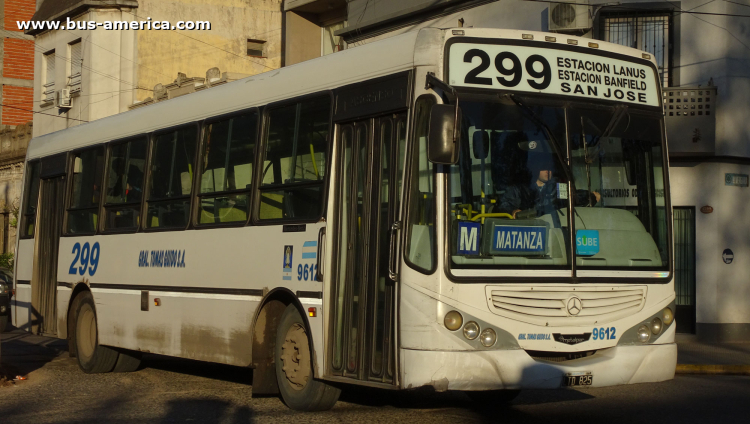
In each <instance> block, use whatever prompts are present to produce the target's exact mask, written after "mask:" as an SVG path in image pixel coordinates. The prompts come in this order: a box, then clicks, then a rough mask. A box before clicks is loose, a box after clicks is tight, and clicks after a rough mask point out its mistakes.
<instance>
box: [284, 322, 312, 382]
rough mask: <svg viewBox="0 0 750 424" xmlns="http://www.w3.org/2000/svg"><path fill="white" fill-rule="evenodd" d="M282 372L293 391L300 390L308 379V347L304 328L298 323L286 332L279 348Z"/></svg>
mask: <svg viewBox="0 0 750 424" xmlns="http://www.w3.org/2000/svg"><path fill="white" fill-rule="evenodd" d="M281 361H282V362H283V366H282V368H281V369H282V370H283V371H284V375H285V376H286V379H287V380H288V381H289V383H291V384H290V385H291V387H292V388H293V389H295V390H302V389H303V388H304V387H305V385H307V382H308V380H309V379H310V347H309V345H308V341H307V333H306V332H305V328H304V327H303V326H302V325H301V324H298V323H295V324H294V325H292V326H291V327H290V328H289V330H287V332H286V336H285V337H284V344H283V345H282V346H281Z"/></svg>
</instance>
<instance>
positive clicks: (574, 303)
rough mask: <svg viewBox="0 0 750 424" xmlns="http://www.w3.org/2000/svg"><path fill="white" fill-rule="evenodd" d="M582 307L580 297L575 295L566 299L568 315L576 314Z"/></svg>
mask: <svg viewBox="0 0 750 424" xmlns="http://www.w3.org/2000/svg"><path fill="white" fill-rule="evenodd" d="M582 309H583V302H581V299H579V298H577V297H575V296H573V297H571V298H570V299H568V313H569V314H570V315H573V316H576V315H578V314H580V313H581V310H582Z"/></svg>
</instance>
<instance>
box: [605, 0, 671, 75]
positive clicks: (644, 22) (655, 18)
mask: <svg viewBox="0 0 750 424" xmlns="http://www.w3.org/2000/svg"><path fill="white" fill-rule="evenodd" d="M602 22H603V25H601V26H600V28H601V37H600V38H601V39H602V40H604V41H609V42H610V43H615V44H620V45H623V46H628V47H633V48H636V49H638V50H644V51H647V52H649V53H651V54H652V55H654V59H655V60H656V63H657V65H658V67H659V75H661V81H662V85H663V86H665V87H667V86H669V85H670V84H669V81H670V78H671V76H672V75H671V73H672V72H671V71H672V70H671V62H672V46H671V40H670V36H669V35H670V26H671V22H672V16H671V13H669V12H667V13H664V12H660V13H654V12H643V13H627V14H625V13H605V14H602Z"/></svg>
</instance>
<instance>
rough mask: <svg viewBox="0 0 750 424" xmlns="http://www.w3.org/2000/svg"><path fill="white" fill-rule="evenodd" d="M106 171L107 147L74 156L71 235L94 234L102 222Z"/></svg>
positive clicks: (70, 209)
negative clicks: (101, 200) (100, 209)
mask: <svg viewBox="0 0 750 424" xmlns="http://www.w3.org/2000/svg"><path fill="white" fill-rule="evenodd" d="M103 170H104V148H103V147H95V148H93V149H87V150H82V151H79V152H76V153H75V154H74V156H73V173H72V175H73V178H72V179H73V181H72V184H71V193H70V197H69V200H70V203H69V205H68V219H67V225H66V227H65V229H66V233H67V234H93V233H95V232H96V229H97V226H98V223H99V197H100V196H101V188H102V172H103Z"/></svg>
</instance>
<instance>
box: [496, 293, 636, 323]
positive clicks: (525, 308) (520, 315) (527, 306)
mask: <svg viewBox="0 0 750 424" xmlns="http://www.w3.org/2000/svg"><path fill="white" fill-rule="evenodd" d="M487 294H488V296H487V298H488V299H489V303H490V309H491V310H492V311H493V312H494V313H496V314H497V315H501V316H504V317H507V318H511V319H516V320H518V321H523V322H528V323H531V324H536V325H543V326H547V327H561V326H575V325H587V324H596V323H598V322H605V321H612V320H616V319H619V318H622V317H626V316H628V315H631V314H633V313H635V312H638V311H640V310H641V309H642V308H643V305H644V304H645V302H646V286H624V287H612V286H604V287H574V288H571V287H570V286H564V287H552V286H545V287H519V286H514V287H498V286H487ZM573 297H578V298H579V299H580V300H581V305H582V308H581V310H580V313H578V314H577V315H575V314H570V313H569V312H568V308H567V304H568V301H569V300H570V299H571V298H573Z"/></svg>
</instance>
